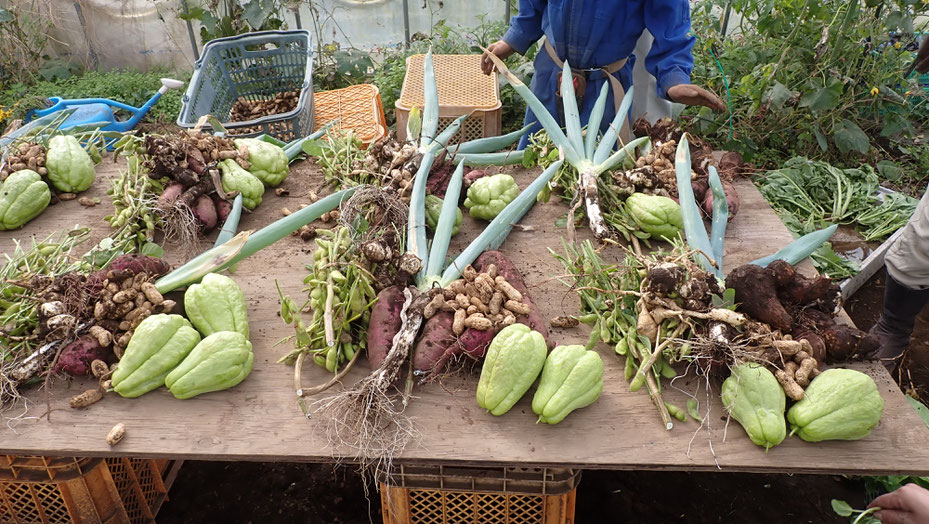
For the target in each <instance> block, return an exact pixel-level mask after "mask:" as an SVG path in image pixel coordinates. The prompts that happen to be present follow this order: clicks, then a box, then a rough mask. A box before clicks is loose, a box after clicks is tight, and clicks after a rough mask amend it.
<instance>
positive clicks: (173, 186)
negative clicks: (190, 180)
mask: <svg viewBox="0 0 929 524" xmlns="http://www.w3.org/2000/svg"><path fill="white" fill-rule="evenodd" d="M183 192H184V186H183V185H182V184H181V183H180V182H171V183H170V184H168V186H167V187H165V190H164V191H163V192H162V193H161V196H160V197H158V203H159V204H162V205H171V204H174V202H175V201H177V199H178V197H180V196H181V194H182V193H183Z"/></svg>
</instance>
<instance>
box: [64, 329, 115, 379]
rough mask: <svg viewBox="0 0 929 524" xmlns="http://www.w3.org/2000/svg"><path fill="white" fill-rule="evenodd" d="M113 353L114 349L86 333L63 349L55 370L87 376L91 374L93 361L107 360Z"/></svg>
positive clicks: (77, 375)
mask: <svg viewBox="0 0 929 524" xmlns="http://www.w3.org/2000/svg"><path fill="white" fill-rule="evenodd" d="M111 355H112V351H110V349H109V348H105V347H102V346H101V345H100V343H99V342H97V339H96V338H94V337H92V336H90V335H84V336H82V337H78V339H77V340H75V341H74V342H71V343H70V344H68V345H67V346H65V347H64V348H63V349H62V350H61V354H60V355H59V356H58V362H57V364H55V369H54V372H55V373H62V372H64V373H67V374H69V375H72V376H75V377H83V376H87V375H90V363H91V362H93V361H94V360H103V361H106V360H108V359H109V358H110V356H111Z"/></svg>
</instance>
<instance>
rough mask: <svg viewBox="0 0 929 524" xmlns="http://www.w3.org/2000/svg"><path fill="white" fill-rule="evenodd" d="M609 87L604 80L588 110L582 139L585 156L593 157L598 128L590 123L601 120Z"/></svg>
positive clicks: (598, 132)
mask: <svg viewBox="0 0 929 524" xmlns="http://www.w3.org/2000/svg"><path fill="white" fill-rule="evenodd" d="M609 89H610V83H609V82H604V83H603V87H602V88H601V89H600V96H598V97H597V101H596V103H594V107H593V109H591V110H590V119H589V120H588V121H587V122H588V123H587V137H586V138H585V141H584V156H585V157H587V158H593V157H594V151H595V149H594V148H595V146H596V145H597V135H598V134H600V128H599V127H594V126H592V125H591V124H590V123H591V122H593V123H599V122H601V121H602V120H603V112H604V111H605V110H606V99H607V94H608V92H609Z"/></svg>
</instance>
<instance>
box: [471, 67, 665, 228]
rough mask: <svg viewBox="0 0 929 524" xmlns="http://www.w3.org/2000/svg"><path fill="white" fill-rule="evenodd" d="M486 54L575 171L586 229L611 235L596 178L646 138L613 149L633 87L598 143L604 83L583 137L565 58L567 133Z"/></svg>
mask: <svg viewBox="0 0 929 524" xmlns="http://www.w3.org/2000/svg"><path fill="white" fill-rule="evenodd" d="M484 51H485V53H486V55H485V56H489V57H490V58H491V60H493V62H494V65H495V66H496V68H497V70H499V71H500V72H501V73H502V74H503V76H504V78H506V79H507V81H508V82H509V83H510V85H511V86H513V88H514V89H516V92H517V93H519V95H520V96H521V97H522V98H523V99H524V100H525V101H526V103H527V104H528V105H529V107H530V108H531V109H532V110H533V112H534V113H535V114H536V116H537V117H538V118H539V122H540V123H541V124H542V127H543V128H544V129H545V131H546V132H547V133H548V135H549V136H550V137H551V139H552V141H553V142H554V143H555V145H556V146H557V147H558V150H559V152H560V154H561V155H562V156H563V157H564V159H565V161H566V162H567V163H568V164H570V165H571V166H572V167H574V169H575V170H576V171H577V173H578V181H577V187H578V193H577V197H578V202H577V204H576V205H580V201H581V200H583V202H584V204H585V207H586V210H587V219H588V221H589V223H590V229H591V230H592V231H593V233H594V235H595V236H596V237H597V238H607V237H611V236H613V232H612V231H610V228H609V225H608V224H607V222H606V221H605V220H604V217H603V213H602V212H601V210H600V209H601V207H600V193H599V178H600V175H601V174H602V173H604V172H606V171H607V170H610V169H612V168H614V167H615V166H617V165H620V164H622V163H623V162H624V161H625V160H626V159H630V160H631V159H633V158H634V155H635V150H636V148H637V147H639V146H640V145H641V144H642V143H644V142H645V141H647V140H648V138H647V137H643V138H637V139H635V140H633V141H631V142H630V143H628V144H622V147H621V148H620V149H619V151H616V152H613V148H614V147H615V145H616V143H617V140H618V134H619V129H620V128H621V127H622V126H623V121H624V120H625V119H626V118H627V114H628V112H629V108H630V107H631V106H632V97H633V91H634V89H632V88H630V89H629V91H628V92H626V95H625V97H624V98H623V100H622V103H621V104H620V107H619V110H618V111H617V112H616V116H615V118H614V119H613V122H612V123H611V125H610V127H609V129H608V130H607V132H606V133H605V134H604V136H603V138H602V140H600V142H599V144H598V143H597V135H598V133H596V132H594V131H593V129H597V128H599V126H600V122H601V120H602V119H603V113H604V110H605V108H606V100H607V95H608V92H609V85H608V83H606V82H605V83H604V84H603V89H601V90H600V96H599V97H598V98H597V101H596V103H595V104H594V107H593V109H592V110H591V113H590V120H589V122H588V130H589V131H588V133H587V135H586V137H585V136H584V135H583V134H582V133H581V120H580V113H579V111H578V108H577V99H576V98H575V96H574V84H573V83H572V81H571V79H572V78H573V77H572V75H571V67H570V65H568V63H567V62H565V64H564V68H563V69H564V71H563V72H562V75H561V78H562V80H561V93H562V100H563V101H564V113H565V122H566V123H567V135H566V134H565V132H564V131H562V130H561V126H560V125H558V122H557V121H556V120H555V118H554V117H552V115H551V113H549V111H548V109H546V108H545V106H544V104H542V102H540V101H539V99H538V98H537V97H536V96H535V95H534V94H533V93H532V91H530V90H529V88H528V87H527V86H526V85H525V84H523V82H522V81H520V80H519V78H517V77H516V76H515V75H513V74H512V73H511V72H510V71H509V69H508V68H507V67H506V65H505V64H504V63H503V61H502V60H500V59H499V58H497V57H496V55H494V54H493V53H490V52H488V51H486V50H484ZM568 218H569V220H571V221H573V219H574V216H573V213H571V214H569V216H568Z"/></svg>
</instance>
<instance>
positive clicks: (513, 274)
mask: <svg viewBox="0 0 929 524" xmlns="http://www.w3.org/2000/svg"><path fill="white" fill-rule="evenodd" d="M490 264H494V265H495V266H497V274H498V275H502V276H503V278H505V279H506V281H507V282H509V283H510V285H511V286H513V287H514V288H516V290H517V291H519V292H520V293H521V294H522V295H523V302H525V303H526V305H528V306H529V314H528V315H526V316H519V317H517V319H516V321H517V322H519V323H520V324H525V325H527V326H529V328H531V329H534V330H535V331H538V332H539V333H541V334H542V336H543V337H545V341H546V342H547V343H548V346H549V347H553V345H552V340H551V337H550V336H549V332H548V323H546V322H545V317H543V316H542V313H541V312H540V311H539V308H538V306H536V305H535V304H534V303H533V302H532V299H531V298H530V296H529V290H528V289H527V288H526V283H525V281H523V276H522V274H520V272H519V270H518V269H516V266H514V265H513V263H512V262H510V260H509V259H508V258H506V256H504V254H503V253H501V252H499V251H485V252H483V253H481V256H479V257H477V260H475V261H474V264H472V265H473V266H474V269H476V270H478V271H484V270H485V269H486V268H487V266H489V265H490Z"/></svg>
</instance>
